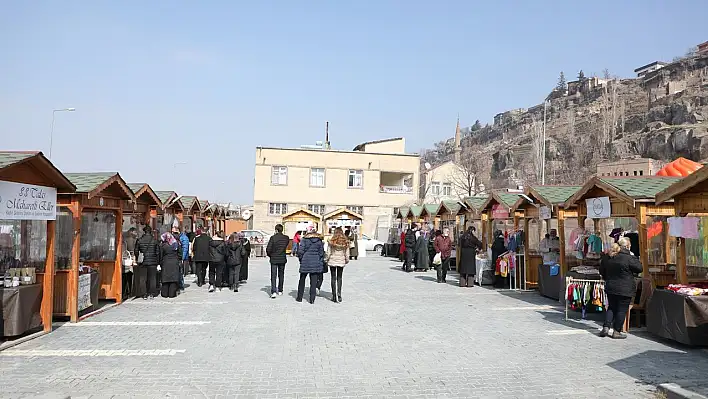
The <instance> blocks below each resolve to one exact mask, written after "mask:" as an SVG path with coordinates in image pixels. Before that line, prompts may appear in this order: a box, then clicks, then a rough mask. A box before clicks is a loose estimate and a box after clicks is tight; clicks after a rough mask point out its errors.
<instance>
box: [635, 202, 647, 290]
mask: <svg viewBox="0 0 708 399" xmlns="http://www.w3.org/2000/svg"><path fill="white" fill-rule="evenodd" d="M637 221H638V222H639V228H638V229H637V230H638V232H639V259H641V261H642V269H643V272H642V276H643V277H648V276H649V248H648V245H649V243H648V240H647V205H646V204H645V203H638V204H637Z"/></svg>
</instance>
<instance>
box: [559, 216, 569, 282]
mask: <svg viewBox="0 0 708 399" xmlns="http://www.w3.org/2000/svg"><path fill="white" fill-rule="evenodd" d="M557 209H558V238H560V275H561V276H562V277H561V279H562V280H564V279H565V274H566V273H567V272H568V263H567V261H566V260H565V209H563V208H557ZM564 281H565V280H564Z"/></svg>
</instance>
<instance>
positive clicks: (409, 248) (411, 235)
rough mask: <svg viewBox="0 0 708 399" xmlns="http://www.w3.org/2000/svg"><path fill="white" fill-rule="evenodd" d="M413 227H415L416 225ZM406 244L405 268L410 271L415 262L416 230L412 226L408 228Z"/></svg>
mask: <svg viewBox="0 0 708 399" xmlns="http://www.w3.org/2000/svg"><path fill="white" fill-rule="evenodd" d="M413 227H414V228H415V226H413ZM405 245H406V253H405V260H404V261H403V270H405V271H407V272H409V271H411V265H412V264H413V251H414V250H415V232H414V231H413V229H411V228H409V229H408V230H406V235H405Z"/></svg>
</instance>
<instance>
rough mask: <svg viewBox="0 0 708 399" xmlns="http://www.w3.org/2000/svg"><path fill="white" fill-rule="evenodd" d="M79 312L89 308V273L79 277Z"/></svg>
mask: <svg viewBox="0 0 708 399" xmlns="http://www.w3.org/2000/svg"><path fill="white" fill-rule="evenodd" d="M78 305H79V312H80V311H82V310H84V309H88V308H90V307H91V305H92V304H91V273H86V274H82V275H80V276H79V300H78Z"/></svg>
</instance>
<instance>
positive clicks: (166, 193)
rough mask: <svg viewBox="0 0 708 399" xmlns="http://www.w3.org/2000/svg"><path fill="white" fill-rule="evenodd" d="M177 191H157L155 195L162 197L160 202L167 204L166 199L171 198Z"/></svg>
mask: <svg viewBox="0 0 708 399" xmlns="http://www.w3.org/2000/svg"><path fill="white" fill-rule="evenodd" d="M174 194H177V193H175V192H174V191H155V195H157V198H159V199H160V202H162V204H163V205H167V204H166V203H165V201H167V200H168V199H170V197H171V196H172V195H174Z"/></svg>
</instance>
